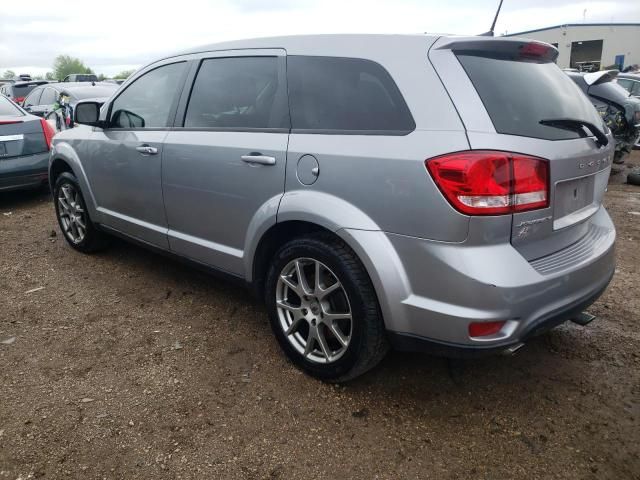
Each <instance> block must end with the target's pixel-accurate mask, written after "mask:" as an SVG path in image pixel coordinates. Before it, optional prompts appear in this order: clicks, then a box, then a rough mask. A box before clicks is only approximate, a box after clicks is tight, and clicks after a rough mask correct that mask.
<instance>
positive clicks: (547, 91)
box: [456, 51, 602, 140]
mask: <svg viewBox="0 0 640 480" xmlns="http://www.w3.org/2000/svg"><path fill="white" fill-rule="evenodd" d="M456 56H457V58H458V60H459V61H460V63H461V64H462V67H463V68H464V70H465V71H466V73H467V75H468V76H469V78H470V80H471V82H472V83H473V85H474V87H475V88H476V90H477V92H478V94H479V95H480V98H481V100H482V103H483V104H484V106H485V108H486V109H487V113H488V114H489V116H490V117H491V120H492V122H493V125H494V127H495V129H496V131H497V132H498V133H504V134H508V135H520V136H524V137H533V138H542V139H546V140H565V139H572V138H579V137H580V136H581V135H580V133H578V132H575V131H572V130H565V129H561V128H557V127H553V126H549V125H542V124H540V121H541V120H552V119H560V118H563V119H574V120H580V121H584V122H588V123H591V124H593V125H595V126H597V127H598V128H601V127H602V119H601V118H600V116H599V115H598V113H597V112H596V110H595V109H594V108H593V105H592V104H591V102H589V100H588V99H587V97H586V96H585V95H584V94H583V93H582V91H581V90H580V88H579V87H578V86H577V85H576V84H575V83H574V82H573V81H572V80H571V79H570V78H569V77H568V76H567V74H565V73H564V72H563V71H562V70H560V68H558V66H557V65H556V64H555V63H553V62H550V61H541V62H537V61H535V60H524V59H515V58H513V57H511V56H508V55H505V56H499V55H496V56H494V55H486V54H484V53H477V52H464V51H458V52H456ZM582 136H584V135H582Z"/></svg>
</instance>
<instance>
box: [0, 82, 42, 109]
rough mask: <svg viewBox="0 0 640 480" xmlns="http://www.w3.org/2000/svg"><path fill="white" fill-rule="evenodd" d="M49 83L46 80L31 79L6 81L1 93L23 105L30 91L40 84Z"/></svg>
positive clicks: (0, 88) (0, 90)
mask: <svg viewBox="0 0 640 480" xmlns="http://www.w3.org/2000/svg"><path fill="white" fill-rule="evenodd" d="M47 83H49V82H48V81H46V80H30V81H27V82H23V81H17V82H11V83H5V84H4V85H2V86H1V87H0V93H2V94H3V95H4V96H5V97H7V98H9V99H11V100H13V101H14V102H15V103H17V104H18V105H22V102H23V101H24V99H25V98H26V97H27V95H29V93H30V92H31V91H32V90H34V89H35V88H37V87H38V86H40V85H45V84H47Z"/></svg>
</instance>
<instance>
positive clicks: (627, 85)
mask: <svg viewBox="0 0 640 480" xmlns="http://www.w3.org/2000/svg"><path fill="white" fill-rule="evenodd" d="M617 82H618V85H620V86H621V87H622V88H624V89H625V90H628V91H631V80H628V79H626V78H619V79H618V80H617Z"/></svg>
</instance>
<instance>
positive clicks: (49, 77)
mask: <svg viewBox="0 0 640 480" xmlns="http://www.w3.org/2000/svg"><path fill="white" fill-rule="evenodd" d="M44 79H45V80H56V76H55V75H54V74H53V72H47V73H46V74H45V75H44Z"/></svg>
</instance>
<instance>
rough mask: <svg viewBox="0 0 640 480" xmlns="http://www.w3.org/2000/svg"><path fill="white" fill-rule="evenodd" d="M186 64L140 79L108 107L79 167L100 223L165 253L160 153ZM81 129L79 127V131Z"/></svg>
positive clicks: (165, 241)
mask: <svg viewBox="0 0 640 480" xmlns="http://www.w3.org/2000/svg"><path fill="white" fill-rule="evenodd" d="M186 70H187V63H186V62H178V63H172V64H167V65H163V66H160V67H157V68H154V69H153V70H150V71H149V72H147V73H144V74H143V75H142V76H140V77H138V79H136V80H135V81H134V82H133V83H132V84H131V85H130V86H128V87H127V88H126V89H125V90H124V91H123V92H122V93H121V94H119V95H118V96H117V97H116V98H115V100H114V101H113V102H112V103H111V105H110V106H109V107H108V109H109V114H108V116H109V119H108V127H107V128H104V129H99V128H97V129H95V131H94V132H93V133H92V134H91V139H90V141H89V146H88V149H87V155H86V158H84V159H83V166H84V168H85V170H86V171H87V177H88V179H89V182H90V185H91V189H92V192H93V195H94V197H95V200H96V204H97V208H98V212H99V214H100V219H99V220H100V223H103V224H105V225H107V226H109V227H111V228H114V229H116V230H118V231H120V232H122V233H125V234H127V235H130V236H132V237H135V238H137V239H139V240H142V241H144V242H147V243H151V244H153V245H156V246H159V247H162V248H168V246H169V245H168V242H167V235H166V231H167V220H166V216H165V213H164V205H163V199H162V184H161V171H162V149H163V140H164V138H165V137H166V135H167V132H168V127H170V126H171V124H172V123H173V117H174V116H175V108H176V105H177V99H178V97H179V95H180V92H181V88H182V84H183V83H184V78H185V75H186ZM80 128H82V127H80Z"/></svg>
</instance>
